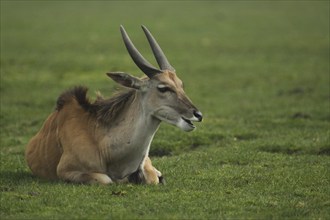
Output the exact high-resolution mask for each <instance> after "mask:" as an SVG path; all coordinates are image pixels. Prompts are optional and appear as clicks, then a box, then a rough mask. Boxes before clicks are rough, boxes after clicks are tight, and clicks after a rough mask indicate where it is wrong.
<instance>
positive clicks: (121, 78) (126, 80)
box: [107, 72, 143, 89]
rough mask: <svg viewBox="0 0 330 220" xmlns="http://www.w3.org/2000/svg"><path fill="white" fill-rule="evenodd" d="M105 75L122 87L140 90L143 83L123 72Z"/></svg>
mask: <svg viewBox="0 0 330 220" xmlns="http://www.w3.org/2000/svg"><path fill="white" fill-rule="evenodd" d="M107 75H108V76H109V77H110V78H111V79H112V80H113V81H115V82H117V83H119V84H120V85H122V86H125V87H129V88H133V89H140V88H141V86H142V84H143V81H142V80H140V79H138V78H136V77H134V76H131V75H129V74H127V73H124V72H110V73H107Z"/></svg>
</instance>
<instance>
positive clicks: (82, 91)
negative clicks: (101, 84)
mask: <svg viewBox="0 0 330 220" xmlns="http://www.w3.org/2000/svg"><path fill="white" fill-rule="evenodd" d="M87 91H88V88H87V87H84V86H76V87H74V88H73V89H70V90H68V91H65V92H64V93H62V94H61V95H60V96H59V97H58V99H57V102H56V110H57V111H60V110H61V109H62V108H63V106H64V105H65V104H66V103H68V102H69V101H70V100H71V99H72V98H74V99H76V100H77V102H78V103H79V105H80V106H81V107H82V108H83V109H85V110H86V111H91V110H92V104H91V103H90V101H89V100H88V98H87V96H86V94H87Z"/></svg>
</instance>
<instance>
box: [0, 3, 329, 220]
mask: <svg viewBox="0 0 330 220" xmlns="http://www.w3.org/2000/svg"><path fill="white" fill-rule="evenodd" d="M120 24H123V25H124V26H125V28H126V30H127V31H128V32H129V34H130V35H131V38H132V39H134V42H135V44H136V45H137V47H138V48H139V49H140V51H141V52H142V53H143V54H144V55H145V56H146V57H147V58H148V59H149V60H151V61H152V60H153V59H152V56H151V52H150V50H149V48H148V46H147V42H146V40H145V39H144V36H143V32H142V30H140V27H139V25H140V24H145V25H146V26H147V27H148V28H149V29H150V30H151V31H152V32H153V34H154V35H155V36H156V38H157V39H158V41H159V42H160V44H161V46H162V48H163V49H164V51H165V52H166V54H167V56H168V58H169V60H170V61H171V64H172V65H173V66H174V67H175V68H176V70H177V72H178V75H179V76H180V78H181V79H183V81H184V82H185V87H186V92H187V94H188V95H189V96H190V98H191V99H192V100H193V101H194V103H195V104H196V105H197V106H198V107H199V109H200V110H201V111H202V112H203V113H204V117H205V121H204V122H203V123H202V124H199V125H198V129H197V130H196V131H195V132H192V133H184V132H181V131H179V130H178V129H176V128H173V127H172V126H169V125H165V124H163V125H162V126H161V128H160V130H159V132H158V133H157V135H156V137H155V139H154V141H153V143H152V146H151V155H152V159H153V161H154V162H153V163H154V165H155V166H156V167H157V168H158V169H159V170H161V171H162V172H163V174H164V175H165V177H166V181H167V185H165V186H144V185H111V186H106V187H104V186H85V185H74V184H67V183H63V182H49V181H45V180H41V179H38V178H36V177H34V176H32V175H31V173H30V171H29V169H28V168H27V166H26V164H25V161H24V147H25V145H26V143H27V142H28V140H29V139H30V138H31V137H32V136H33V135H34V134H35V133H36V132H37V131H38V130H39V129H40V127H41V125H42V123H43V121H44V120H45V118H46V117H47V115H48V114H49V113H50V112H51V111H52V110H53V108H54V105H55V100H56V98H57V96H58V95H59V94H60V93H61V92H62V91H63V90H65V89H67V88H69V87H72V86H74V85H79V84H82V85H86V86H89V88H90V92H89V95H90V96H91V97H95V95H94V93H93V92H94V91H95V90H100V91H101V92H102V93H103V94H104V95H105V96H110V95H111V93H112V92H113V91H114V90H115V88H116V85H115V84H114V83H113V82H112V81H111V80H110V79H108V78H107V77H106V76H105V73H106V72H107V71H109V70H122V71H127V72H130V73H132V74H134V75H136V76H139V75H142V74H141V73H140V71H139V70H138V69H137V68H136V67H135V66H134V64H133V62H132V61H131V60H130V58H129V56H128V54H127V52H126V50H125V48H124V46H123V43H122V41H121V38H120V34H119V25H120ZM329 82H330V80H329V2H328V1H278V2H275V1H235V2H228V1H223V2H214V1H203V2H198V1H197V2H195V1H194V2H186V1H178V2H168V3H167V2H163V1H160V2H150V1H138V2H133V1H132V2H131V1H128V2H119V1H118V2H106V1H95V2H88V1H66V2H64V1H4V0H1V87H0V91H1V116H0V125H1V134H0V138H1V152H0V155H1V160H0V164H1V169H0V172H1V179H0V192H1V197H0V202H1V203H0V205H1V206H0V217H1V219H50V218H51V219H329V218H330V199H329V195H330V187H329V185H330V175H329V174H330V173H329V170H330V160H329V155H330V91H329Z"/></svg>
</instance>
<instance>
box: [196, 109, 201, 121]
mask: <svg viewBox="0 0 330 220" xmlns="http://www.w3.org/2000/svg"><path fill="white" fill-rule="evenodd" d="M194 116H195V117H196V118H198V120H199V121H202V120H203V114H202V113H201V112H200V111H196V110H195V111H194Z"/></svg>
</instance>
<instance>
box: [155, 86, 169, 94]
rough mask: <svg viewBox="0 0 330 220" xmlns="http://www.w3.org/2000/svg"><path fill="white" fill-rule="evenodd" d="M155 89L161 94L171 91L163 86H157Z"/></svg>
mask: <svg viewBox="0 0 330 220" xmlns="http://www.w3.org/2000/svg"><path fill="white" fill-rule="evenodd" d="M157 89H158V91H159V92H161V93H164V92H169V91H171V89H170V88H169V87H167V86H164V85H159V86H157Z"/></svg>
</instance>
